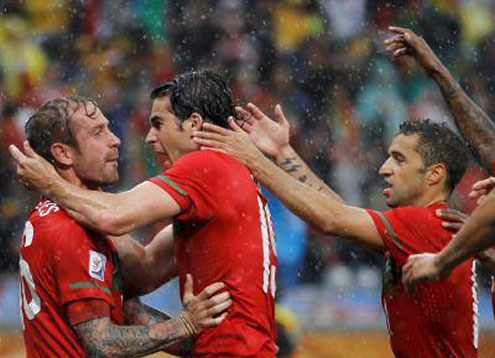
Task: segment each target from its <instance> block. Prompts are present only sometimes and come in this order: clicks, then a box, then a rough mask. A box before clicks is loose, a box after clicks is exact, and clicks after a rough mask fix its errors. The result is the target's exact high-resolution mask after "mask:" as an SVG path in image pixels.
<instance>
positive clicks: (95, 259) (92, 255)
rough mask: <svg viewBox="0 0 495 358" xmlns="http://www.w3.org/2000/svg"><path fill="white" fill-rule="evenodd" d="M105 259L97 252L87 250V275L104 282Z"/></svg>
mask: <svg viewBox="0 0 495 358" xmlns="http://www.w3.org/2000/svg"><path fill="white" fill-rule="evenodd" d="M106 264H107V257H106V256H105V255H103V254H100V253H99V252H96V251H93V250H89V275H90V276H91V277H93V278H96V279H98V280H100V281H105V265H106Z"/></svg>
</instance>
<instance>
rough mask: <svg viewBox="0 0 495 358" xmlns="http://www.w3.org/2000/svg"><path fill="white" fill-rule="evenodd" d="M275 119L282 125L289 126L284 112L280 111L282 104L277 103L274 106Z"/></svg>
mask: <svg viewBox="0 0 495 358" xmlns="http://www.w3.org/2000/svg"><path fill="white" fill-rule="evenodd" d="M275 121H276V122H277V123H279V124H281V125H282V126H284V127H285V126H287V127H288V126H289V121H288V120H287V118H285V115H284V112H283V111H282V106H281V105H280V104H277V105H276V106H275Z"/></svg>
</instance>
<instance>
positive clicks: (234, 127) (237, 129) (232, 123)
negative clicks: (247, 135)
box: [228, 117, 244, 132]
mask: <svg viewBox="0 0 495 358" xmlns="http://www.w3.org/2000/svg"><path fill="white" fill-rule="evenodd" d="M228 122H229V126H230V128H232V130H234V131H235V132H244V130H243V129H242V128H241V127H240V126H239V125H238V124H237V123H236V121H235V120H234V117H229V119H228Z"/></svg>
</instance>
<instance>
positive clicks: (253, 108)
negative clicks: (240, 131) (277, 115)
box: [247, 103, 265, 119]
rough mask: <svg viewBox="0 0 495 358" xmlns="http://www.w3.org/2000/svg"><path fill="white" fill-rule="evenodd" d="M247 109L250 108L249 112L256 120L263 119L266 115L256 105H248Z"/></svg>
mask: <svg viewBox="0 0 495 358" xmlns="http://www.w3.org/2000/svg"><path fill="white" fill-rule="evenodd" d="M247 107H248V108H249V110H250V111H251V113H252V114H253V116H254V118H256V119H262V118H263V117H265V114H264V113H263V112H262V111H261V110H260V109H259V108H258V107H257V106H256V105H255V104H253V103H248V104H247Z"/></svg>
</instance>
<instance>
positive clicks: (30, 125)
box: [24, 96, 98, 163]
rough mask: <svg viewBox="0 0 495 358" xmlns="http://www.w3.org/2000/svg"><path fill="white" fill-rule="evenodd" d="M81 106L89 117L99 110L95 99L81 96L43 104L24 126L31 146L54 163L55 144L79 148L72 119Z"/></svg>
mask: <svg viewBox="0 0 495 358" xmlns="http://www.w3.org/2000/svg"><path fill="white" fill-rule="evenodd" d="M79 108H84V111H85V114H86V115H87V116H88V117H94V116H95V115H96V113H97V111H98V106H97V104H96V103H95V102H94V101H93V100H91V99H88V98H85V97H80V96H67V97H61V98H56V99H53V100H51V101H48V102H46V103H45V104H44V105H43V106H41V107H40V109H38V110H37V111H36V113H34V114H33V115H32V116H31V117H30V118H29V120H28V121H27V123H26V126H25V128H24V130H25V132H26V137H27V140H28V141H29V144H30V145H31V147H32V148H33V149H34V150H35V151H36V152H37V153H38V154H39V155H41V156H42V157H44V158H45V159H46V160H48V161H50V162H52V163H54V162H55V159H54V158H53V156H52V153H51V150H50V148H51V146H52V145H53V144H55V143H64V144H67V145H71V146H73V147H75V148H78V145H77V142H76V140H75V139H74V135H73V133H72V131H71V126H70V120H71V118H72V116H73V115H74V113H75V112H77V111H78V110H79Z"/></svg>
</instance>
